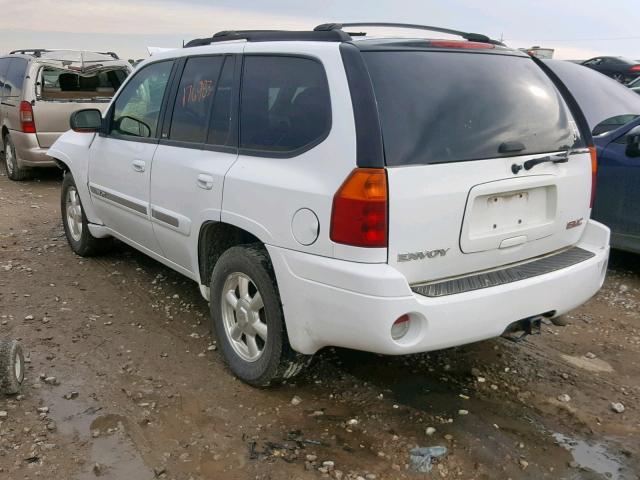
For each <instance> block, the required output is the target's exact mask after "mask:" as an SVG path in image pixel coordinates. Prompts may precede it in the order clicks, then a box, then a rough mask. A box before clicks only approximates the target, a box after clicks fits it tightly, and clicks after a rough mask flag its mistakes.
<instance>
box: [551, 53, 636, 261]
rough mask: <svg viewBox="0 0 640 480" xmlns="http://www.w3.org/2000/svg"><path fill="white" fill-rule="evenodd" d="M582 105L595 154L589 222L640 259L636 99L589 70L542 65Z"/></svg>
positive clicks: (555, 63)
mask: <svg viewBox="0 0 640 480" xmlns="http://www.w3.org/2000/svg"><path fill="white" fill-rule="evenodd" d="M544 63H545V64H546V65H547V66H548V67H549V68H551V70H553V72H554V73H555V74H556V75H558V77H560V79H561V80H562V81H563V82H564V84H565V85H566V86H567V87H568V88H569V90H570V91H571V93H572V94H573V96H574V98H575V99H576V101H577V102H578V103H579V104H580V107H581V108H582V110H583V112H584V114H585V117H586V118H587V122H589V126H590V127H591V129H592V131H593V141H594V143H595V146H596V150H597V153H598V174H597V181H596V185H597V189H596V199H595V204H594V207H593V211H592V215H591V216H592V217H593V218H594V219H595V220H598V221H599V222H602V223H604V224H605V225H607V226H608V227H609V228H610V229H611V246H612V247H614V248H617V249H620V250H626V251H630V252H635V253H640V208H639V207H638V205H639V204H640V96H639V95H637V94H635V93H634V92H633V90H631V89H629V88H627V87H624V86H623V85H621V84H619V83H617V82H616V81H615V80H611V79H609V78H607V77H605V76H603V75H600V74H598V73H596V72H594V71H593V70H590V69H588V68H585V67H583V66H581V65H576V64H573V63H570V62H562V61H559V60H546V61H545V62H544Z"/></svg>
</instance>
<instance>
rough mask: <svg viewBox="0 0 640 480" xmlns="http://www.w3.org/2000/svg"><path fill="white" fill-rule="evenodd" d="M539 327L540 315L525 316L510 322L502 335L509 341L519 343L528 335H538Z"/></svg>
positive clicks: (540, 322)
mask: <svg viewBox="0 0 640 480" xmlns="http://www.w3.org/2000/svg"><path fill="white" fill-rule="evenodd" d="M541 327H542V316H541V315H538V316H535V317H529V318H525V319H523V320H518V321H516V322H513V323H512V324H510V325H509V326H508V327H507V328H506V329H505V331H504V332H503V334H502V337H503V338H505V339H507V340H509V341H511V342H514V343H519V342H521V341H523V340H524V339H525V338H527V337H528V336H529V335H540V333H541Z"/></svg>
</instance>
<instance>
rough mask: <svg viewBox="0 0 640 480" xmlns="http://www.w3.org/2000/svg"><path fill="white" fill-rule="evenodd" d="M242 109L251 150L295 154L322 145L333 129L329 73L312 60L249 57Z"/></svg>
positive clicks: (243, 133)
mask: <svg viewBox="0 0 640 480" xmlns="http://www.w3.org/2000/svg"><path fill="white" fill-rule="evenodd" d="M240 105H241V106H240V110H241V111H240V147H241V148H243V149H247V150H256V151H261V152H265V153H269V152H272V153H288V152H292V153H293V152H295V151H296V150H300V149H303V148H305V147H306V148H308V147H311V146H313V145H314V144H316V143H318V142H320V141H321V140H322V139H324V137H325V136H326V135H327V134H328V132H329V128H330V126H331V101H330V98H329V87H328V84H327V78H326V75H325V72H324V68H323V67H322V64H321V63H319V62H317V61H315V60H311V59H308V58H300V57H290V56H262V55H247V56H245V59H244V71H243V77H242V99H241V103H240Z"/></svg>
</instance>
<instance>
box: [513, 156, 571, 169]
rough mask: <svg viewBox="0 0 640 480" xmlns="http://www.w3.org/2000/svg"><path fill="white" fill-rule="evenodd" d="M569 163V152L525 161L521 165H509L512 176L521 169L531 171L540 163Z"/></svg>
mask: <svg viewBox="0 0 640 480" xmlns="http://www.w3.org/2000/svg"><path fill="white" fill-rule="evenodd" d="M568 161H569V152H563V153H561V154H559V155H547V156H545V157H538V158H532V159H531V160H527V161H526V162H524V163H523V164H522V165H518V164H517V163H514V164H513V165H511V171H512V172H513V173H514V174H517V173H518V172H519V171H520V170H522V169H523V168H524V169H525V170H527V171H529V170H531V169H532V168H533V167H535V166H536V165H540V164H541V163H548V162H550V163H567V162H568Z"/></svg>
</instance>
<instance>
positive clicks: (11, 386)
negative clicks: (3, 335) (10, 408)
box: [0, 340, 24, 395]
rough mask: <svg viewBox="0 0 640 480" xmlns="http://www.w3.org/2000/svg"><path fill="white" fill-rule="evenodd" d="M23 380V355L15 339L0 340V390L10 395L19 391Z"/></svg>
mask: <svg viewBox="0 0 640 480" xmlns="http://www.w3.org/2000/svg"><path fill="white" fill-rule="evenodd" d="M23 380H24V355H23V353H22V347H21V346H20V344H19V343H18V342H16V341H15V340H3V341H0V390H1V391H2V393H5V394H8V395H11V394H14V393H18V392H19V391H20V386H21V385H22V381H23Z"/></svg>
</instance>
